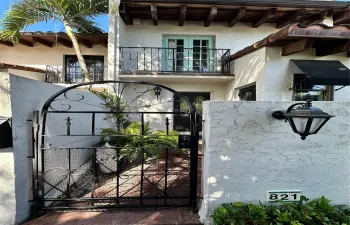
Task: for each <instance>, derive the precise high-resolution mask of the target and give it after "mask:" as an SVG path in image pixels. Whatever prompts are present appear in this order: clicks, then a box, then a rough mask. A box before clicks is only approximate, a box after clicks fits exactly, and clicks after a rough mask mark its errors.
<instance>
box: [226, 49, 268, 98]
mask: <svg viewBox="0 0 350 225" xmlns="http://www.w3.org/2000/svg"><path fill="white" fill-rule="evenodd" d="M265 63H266V49H265V48H262V49H260V50H258V51H255V52H253V53H251V54H248V55H245V56H243V57H242V58H239V59H237V60H235V61H234V62H232V63H231V66H232V68H233V70H232V73H234V75H235V79H234V80H233V81H230V82H229V83H228V85H227V87H226V96H225V99H226V100H234V101H237V100H239V96H238V94H239V89H240V88H242V87H245V86H247V85H249V84H254V83H255V84H256V96H257V99H256V100H257V101H263V100H264V88H265V85H264V74H265ZM232 64H233V65H232Z"/></svg>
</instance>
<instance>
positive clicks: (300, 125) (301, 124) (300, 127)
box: [292, 117, 309, 134]
mask: <svg viewBox="0 0 350 225" xmlns="http://www.w3.org/2000/svg"><path fill="white" fill-rule="evenodd" d="M292 120H293V122H294V125H295V128H296V129H297V132H298V133H301V134H302V133H304V131H305V129H306V124H307V121H308V120H309V118H301V117H294V118H292Z"/></svg>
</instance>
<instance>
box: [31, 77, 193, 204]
mask: <svg viewBox="0 0 350 225" xmlns="http://www.w3.org/2000/svg"><path fill="white" fill-rule="evenodd" d="M174 101H180V103H179V104H181V107H180V109H179V110H177V111H174V110H173V108H174V107H173V105H174ZM174 115H182V116H184V117H188V118H190V119H189V120H186V121H188V123H189V125H188V127H190V130H189V131H188V132H182V133H181V132H178V131H176V130H173V129H172V127H173V126H172V125H171V124H172V122H173V117H174ZM38 123H39V130H38V132H34V133H36V134H37V136H36V137H35V140H37V142H36V144H34V146H33V148H34V151H33V159H34V161H33V171H34V173H33V183H34V192H33V196H34V206H35V210H36V211H42V210H65V209H68V210H69V209H105V208H123V207H124V208H125V207H126V208H131V207H193V210H196V208H197V173H198V172H197V169H198V168H197V167H198V136H199V135H198V130H197V127H196V112H195V109H194V107H193V106H192V105H191V103H190V102H188V100H187V99H186V98H185V97H184V96H182V95H181V94H180V93H178V92H176V91H174V90H172V89H170V88H168V87H165V86H162V85H156V84H152V83H147V82H132V81H130V82H129V81H99V82H92V83H83V84H78V85H74V86H71V87H68V88H66V89H63V90H61V91H59V92H58V93H56V94H54V95H53V96H51V97H50V98H49V99H48V100H47V102H46V103H45V104H44V106H43V108H42V111H41V114H40V117H39V121H38Z"/></svg>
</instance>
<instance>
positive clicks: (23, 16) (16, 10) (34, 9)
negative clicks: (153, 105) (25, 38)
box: [0, 0, 59, 42]
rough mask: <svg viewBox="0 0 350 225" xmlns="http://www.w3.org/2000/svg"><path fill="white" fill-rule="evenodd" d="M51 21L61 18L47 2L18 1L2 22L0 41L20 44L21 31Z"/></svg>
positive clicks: (0, 22)
mask: <svg viewBox="0 0 350 225" xmlns="http://www.w3.org/2000/svg"><path fill="white" fill-rule="evenodd" d="M50 19H53V20H55V19H59V18H58V17H57V15H55V14H54V11H53V9H52V7H50V6H49V5H47V4H46V2H45V0H26V1H17V2H15V4H13V5H12V7H11V9H10V10H8V11H7V12H6V14H5V16H4V18H2V19H1V21H0V24H1V25H2V27H3V30H2V31H1V33H0V39H2V40H6V41H11V42H18V41H19V38H20V31H21V30H23V29H24V28H26V27H28V26H30V25H33V24H35V23H38V22H47V21H48V20H50Z"/></svg>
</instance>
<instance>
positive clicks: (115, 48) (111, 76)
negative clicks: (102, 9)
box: [107, 0, 120, 80]
mask: <svg viewBox="0 0 350 225" xmlns="http://www.w3.org/2000/svg"><path fill="white" fill-rule="evenodd" d="M119 4H120V1H118V0H110V1H109V25H108V77H107V79H108V80H118V74H119V47H120V40H119V39H120V38H119Z"/></svg>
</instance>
